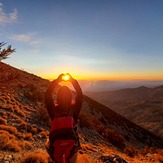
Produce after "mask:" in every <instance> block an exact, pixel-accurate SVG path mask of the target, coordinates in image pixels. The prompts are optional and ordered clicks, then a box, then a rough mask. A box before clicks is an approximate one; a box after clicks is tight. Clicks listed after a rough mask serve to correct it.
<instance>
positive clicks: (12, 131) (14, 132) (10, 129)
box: [0, 124, 17, 135]
mask: <svg viewBox="0 0 163 163" xmlns="http://www.w3.org/2000/svg"><path fill="white" fill-rule="evenodd" d="M0 130H5V131H8V132H9V133H10V134H14V135H16V133H17V129H16V128H15V127H13V126H5V125H3V124H2V125H0Z"/></svg>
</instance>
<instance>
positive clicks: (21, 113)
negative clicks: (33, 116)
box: [14, 105, 26, 117]
mask: <svg viewBox="0 0 163 163" xmlns="http://www.w3.org/2000/svg"><path fill="white" fill-rule="evenodd" d="M14 111H15V112H16V113H17V114H19V115H20V116H22V117H25V116H26V115H25V113H24V112H23V111H22V110H20V108H19V107H18V106H17V105H15V106H14Z"/></svg>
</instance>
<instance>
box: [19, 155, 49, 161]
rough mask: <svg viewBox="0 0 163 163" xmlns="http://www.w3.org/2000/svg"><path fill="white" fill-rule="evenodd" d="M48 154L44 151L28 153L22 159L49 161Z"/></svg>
mask: <svg viewBox="0 0 163 163" xmlns="http://www.w3.org/2000/svg"><path fill="white" fill-rule="evenodd" d="M48 157H49V156H48V154H46V153H42V152H35V153H31V152H30V153H27V154H26V155H25V157H23V158H22V159H21V163H30V162H36V163H48Z"/></svg>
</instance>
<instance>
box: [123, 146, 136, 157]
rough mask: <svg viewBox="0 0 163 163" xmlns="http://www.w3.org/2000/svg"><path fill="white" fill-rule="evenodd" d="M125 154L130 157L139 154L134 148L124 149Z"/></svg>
mask: <svg viewBox="0 0 163 163" xmlns="http://www.w3.org/2000/svg"><path fill="white" fill-rule="evenodd" d="M124 152H125V153H126V154H127V155H128V156H130V157H134V156H135V155H137V154H138V151H137V150H136V149H135V148H134V147H133V146H130V147H126V148H125V149H124Z"/></svg>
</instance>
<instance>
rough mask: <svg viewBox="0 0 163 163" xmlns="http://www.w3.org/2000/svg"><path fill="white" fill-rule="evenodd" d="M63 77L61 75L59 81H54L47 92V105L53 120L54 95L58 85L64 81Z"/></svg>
mask: <svg viewBox="0 0 163 163" xmlns="http://www.w3.org/2000/svg"><path fill="white" fill-rule="evenodd" d="M62 77H63V74H61V75H59V76H58V78H57V79H55V80H53V81H52V82H51V83H50V85H49V87H48V88H47V90H46V92H45V104H46V108H47V111H48V114H49V116H50V118H51V119H52V118H53V108H54V107H55V106H54V101H53V97H52V94H53V91H54V89H55V88H56V86H57V85H58V83H59V82H61V81H62Z"/></svg>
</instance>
